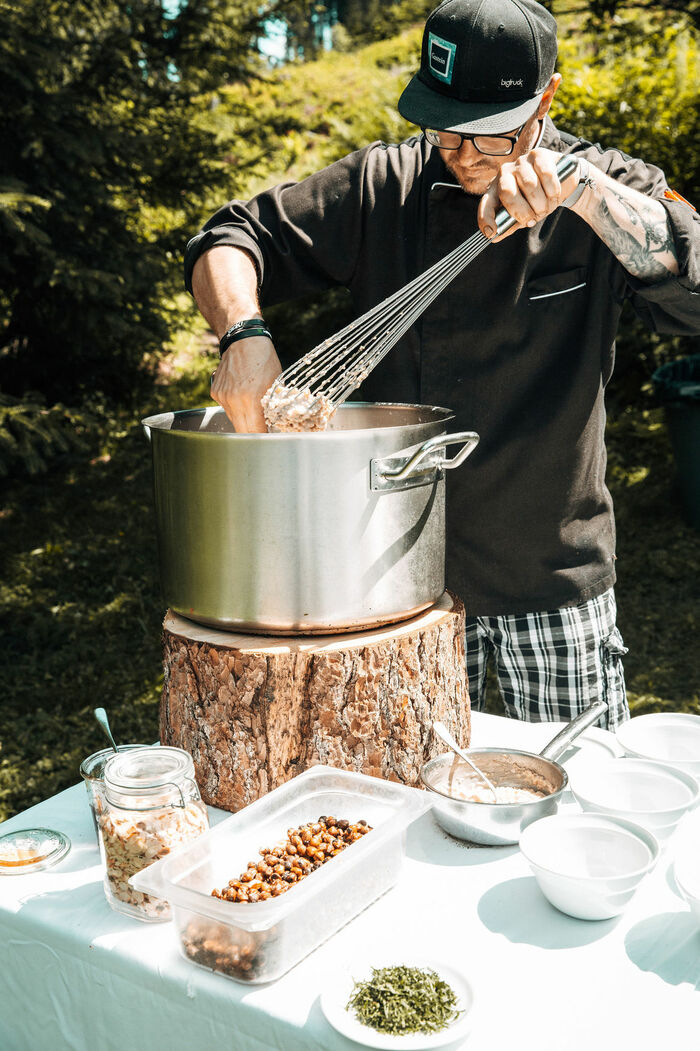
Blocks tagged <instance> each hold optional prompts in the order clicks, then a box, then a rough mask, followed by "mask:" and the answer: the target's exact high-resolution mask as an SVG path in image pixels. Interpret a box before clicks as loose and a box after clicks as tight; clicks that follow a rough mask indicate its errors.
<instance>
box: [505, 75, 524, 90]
mask: <svg viewBox="0 0 700 1051" xmlns="http://www.w3.org/2000/svg"><path fill="white" fill-rule="evenodd" d="M522 86H523V78H522V77H519V78H518V79H517V80H514V79H513V77H510V79H509V80H506V78H505V77H501V87H502V88H521V87H522Z"/></svg>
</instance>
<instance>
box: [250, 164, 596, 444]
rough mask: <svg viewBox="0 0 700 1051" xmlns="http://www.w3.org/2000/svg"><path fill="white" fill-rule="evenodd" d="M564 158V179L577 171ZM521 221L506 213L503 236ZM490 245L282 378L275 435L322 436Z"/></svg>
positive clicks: (479, 242)
mask: <svg viewBox="0 0 700 1051" xmlns="http://www.w3.org/2000/svg"><path fill="white" fill-rule="evenodd" d="M576 163H577V162H576V160H575V159H574V158H572V157H565V158H563V159H562V161H560V162H559V164H558V166H557V174H558V176H559V178H560V179H563V178H565V177H566V176H567V175H568V174H570V172H571V171H572V170H573V169H574V167H575V166H576ZM515 223H516V220H515V219H513V217H512V216H511V215H510V214H509V213H508V212H507V211H505V209H503V210H502V211H500V212H499V213H498V215H497V216H496V229H497V232H498V234H502V233H505V232H506V230H508V229H510V227H511V226H514V225H515ZM489 244H491V241H490V240H489V239H488V238H487V237H484V235H483V234H482V233H481V231H480V230H478V231H477V232H476V233H475V234H472V236H471V237H469V238H468V239H467V240H466V241H464V242H463V243H462V244H461V245H459V246H458V247H457V248H455V249H453V251H452V252H450V253H449V254H448V255H446V256H444V258H443V259H441V260H440V261H439V262H437V263H435V264H434V265H433V266H431V267H430V268H429V269H428V270H426V271H424V273H422V274H419V275H418V277H416V278H414V279H413V280H412V281H409V282H408V284H406V285H404V286H403V287H402V288H400V289H398V290H397V291H396V292H394V293H393V294H392V295H390V296H389V297H388V298H387V299H384V300H382V301H381V303H378V304H377V305H376V306H374V307H372V308H371V309H370V310H368V311H367V312H366V313H365V314H363V315H362V316H361V317H359V318H356V319H355V320H354V321H351V322H350V324H349V325H346V326H345V328H342V329H340V331H339V332H336V333H335V334H334V335H333V336H329V337H328V339H325V340H324V341H323V342H322V343H319V344H318V346H317V347H314V349H313V350H310V351H309V352H308V353H307V354H304V356H303V357H302V358H300V359H299V360H298V361H297V362H295V363H294V364H293V365H291V366H290V367H289V368H287V369H285V370H284V372H282V373H281V374H280V375H279V376H278V377H277V379H276V380H275V382H274V383H273V384H272V386H271V387H270V389H269V390H268V392H267V393H266V394H265V396H264V398H263V409H264V412H265V418H266V420H267V423H268V427H269V429H270V430H323V429H325V426H326V424H327V422H328V420H329V419H330V417H331V416H332V414H333V413H334V412H335V410H336V408H337V407H338V406H339V405H342V404H343V402H344V401H346V400H347V398H349V397H350V395H351V394H352V392H353V391H354V390H356V389H357V388H358V387H359V386H360V384H361V383H362V382H363V380H365V379H366V378H367V376H368V375H369V374H370V372H372V370H373V369H375V368H376V367H377V365H378V364H379V362H380V361H381V360H382V358H384V357H385V356H386V355H387V354H388V353H389V351H390V350H391V349H392V347H394V346H395V345H396V344H397V343H398V341H399V340H400V339H401V337H402V336H403V335H404V334H405V333H406V332H407V331H408V329H409V328H410V327H411V325H413V324H414V322H415V321H416V320H417V319H418V318H419V317H420V315H421V314H422V313H423V312H424V311H425V309H426V308H427V307H428V306H429V305H430V304H431V303H432V301H433V300H434V299H435V298H436V297H437V296H439V294H440V293H441V292H442V291H443V289H445V288H446V287H447V285H448V284H449V283H450V282H451V281H453V280H454V278H455V277H456V276H457V275H458V274H459V273H461V271H462V270H464V268H465V267H467V266H468V265H469V263H471V262H472V261H473V260H474V259H476V257H477V256H478V255H479V254H480V253H481V252H483V250H484V249H485V248H487V247H488V245H489Z"/></svg>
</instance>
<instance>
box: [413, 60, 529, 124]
mask: <svg viewBox="0 0 700 1051" xmlns="http://www.w3.org/2000/svg"><path fill="white" fill-rule="evenodd" d="M543 95H544V91H541V92H540V93H539V94H538V95H535V96H534V97H533V98H529V99H518V100H515V101H513V102H508V103H505V102H461V101H460V100H459V99H453V98H450V97H449V96H447V95H441V94H440V93H439V92H437V91H431V90H430V88H428V87H426V85H425V84H424V83H423V81H422V80H420V78H419V76H418V74H416V75H415V76H414V77H413V79H412V80H411V82H410V83H409V84H408V85H407V87H406V88H405V89H404V91H403V92H402V94H401V97H400V99H399V103H398V110H399V113H400V114H401V116H402V117H404V119H405V120H408V121H410V122H411V123H412V124H418V125H419V126H420V127H422V128H437V129H438V130H440V131H447V130H450V131H463V132H465V133H468V132H473V133H474V134H477V133H479V132H481V133H482V134H485V135H498V134H501V133H503V132H508V131H515V129H516V128H519V127H520V126H521V125H523V124H524V123H525V121H526V120H529V118H530V117H531V116H532V115H533V113H535V112H536V110H537V107H538V106H539V104H540V99H541V98H542V96H543Z"/></svg>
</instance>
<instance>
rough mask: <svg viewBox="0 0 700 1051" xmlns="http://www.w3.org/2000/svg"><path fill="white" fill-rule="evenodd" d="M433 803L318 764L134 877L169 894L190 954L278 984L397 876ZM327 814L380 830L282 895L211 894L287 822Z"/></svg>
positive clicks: (245, 978) (142, 886) (229, 971)
mask: <svg viewBox="0 0 700 1051" xmlns="http://www.w3.org/2000/svg"><path fill="white" fill-rule="evenodd" d="M431 802H432V801H431V799H430V797H429V795H428V793H426V792H422V791H420V790H418V789H414V788H407V787H405V786H404V785H399V784H395V783H394V782H390V781H382V780H380V779H379V778H375V777H367V776H365V775H364V774H354V773H349V772H346V771H343V770H333V769H332V768H331V767H327V766H316V767H312V768H311V769H310V770H307V771H305V772H304V773H302V774H299V775H298V776H297V777H295V778H294V779H293V780H292V781H289V782H287V784H285V785H281V786H280V787H279V788H276V789H275V790H274V791H272V792H270V793H268V795H266V796H264V797H263V798H262V799H259V800H257V801H256V802H255V803H251V804H250V805H249V806H247V807H245V809H243V810H241V811H239V812H238V813H237V814H233V815H232V816H231V817H229V818H225V819H224V820H223V821H221V822H220V823H219V824H218V825H217V826H216V827H215V828H213V829H211V830H210V831H209V832H206V833H205V834H204V835H203V836H201V837H200V838H199V839H198V840H197V841H196V842H195V843H192V844H190V845H188V846H186V847H184V848H183V849H182V850H180V851H179V852H178V854H177V855H176V856H175V857H172V858H165V859H164V860H163V861H159V862H157V863H156V864H155V865H151V866H150V867H149V868H148V869H146V870H144V871H143V872H139V873H137V875H136V876H133V877H132V879H131V880H130V883H131V886H132V887H134V888H136V889H138V890H140V891H143V892H145V893H147V894H153V895H159V896H162V897H164V898H167V900H168V901H169V902H170V904H171V906H172V907H173V914H174V920H175V924H176V927H177V931H178V935H179V940H180V948H181V950H182V953H183V954H184V956H185V957H186V958H187V959H189V960H192V961H193V962H194V963H197V964H199V965H200V966H202V967H205V968H207V969H208V970H213V971H217V972H218V973H220V974H224V975H226V976H227V977H229V978H234V979H237V980H238V981H242V982H250V983H259V982H269V981H272V980H273V979H275V978H279V977H280V975H282V974H285V972H286V971H288V970H289V969H290V968H291V967H293V966H294V965H295V964H296V963H298V962H299V961H300V960H302V959H303V958H304V957H305V956H307V955H308V953H310V952H312V951H313V950H314V949H315V948H316V947H317V946H318V945H320V944H321V943H322V942H324V941H325V940H326V939H327V938H329V937H330V936H331V935H332V934H334V933H335V932H336V931H337V930H338V929H339V928H340V927H342V926H343V925H344V924H345V923H347V922H348V921H349V920H351V919H352V918H353V917H354V916H356V915H357V914H358V913H359V912H361V911H362V910H363V909H365V908H366V907H367V906H368V905H370V904H371V903H372V902H373V901H374V900H375V899H376V898H378V897H379V896H380V895H381V894H383V893H384V892H385V891H387V890H389V888H390V887H392V886H393V885H394V884H395V883H396V881H397V879H398V877H399V873H400V871H401V867H402V864H403V859H404V854H405V830H406V828H407V826H408V825H409V824H410V823H411V822H412V821H413V820H414V819H415V818H417V817H419V816H420V814H422V813H424V811H426V810H428V809H429V808H430V806H431ZM328 814H333V815H334V816H335V817H336V818H337V819H343V818H344V819H346V820H348V821H350V822H351V823H354V822H359V821H362V820H365V821H366V822H367V823H368V824H369V825H371V826H372V831H371V832H368V833H367V835H365V836H363V838H362V839H361V840H359V841H358V842H356V843H353V844H351V845H350V846H348V847H346V849H345V850H343V851H342V852H341V853H340V854H338V855H337V856H336V857H333V858H330V859H329V860H328V861H326V862H325V864H323V865H321V867H320V868H318V869H316V871H314V872H311V873H310V874H309V875H308V876H306V877H305V878H304V879H302V880H300V881H299V883H297V884H294V885H293V886H291V887H290V889H289V890H288V891H287V892H286V893H284V894H281V895H280V896H279V897H276V898H271V899H270V900H268V901H258V902H246V903H236V904H234V903H232V902H228V901H222V900H220V899H218V898H214V897H212V896H211V892H212V890H214V889H217V890H218V889H221V888H223V887H225V886H226V885H227V884H228V882H229V880H231V879H235V878H237V877H238V875H239V874H240V873H242V872H244V871H245V870H246V868H247V866H248V862H249V861H251V860H252V859H257V860H259V857H260V851H261V850H262V849H263V848H265V849H267V850H270V849H272V848H273V847H275V846H276V845H281V844H282V843H284V841H285V840H286V837H287V830H288V829H290V828H296V827H298V826H299V825H302V824H306V823H307V822H315V821H318V819H319V817H321V816H322V815H328Z"/></svg>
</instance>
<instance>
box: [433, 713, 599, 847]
mask: <svg viewBox="0 0 700 1051" xmlns="http://www.w3.org/2000/svg"><path fill="white" fill-rule="evenodd" d="M607 708H608V706H607V704H606V703H605V701H596V702H595V704H592V705H591V706H590V707H588V708H585V709H584V710H583V711H582V712H580V713H579V715H577V716H576V718H575V719H572V721H571V722H570V723H568V724H567V725H566V726H565V727H564V729H563V730H562V731H561V732H560V733H558V734H557V736H556V737H554V738H553V739H552V740H551V741H550V742H549V744H548V745H547V746H546V747H545V748H543V749H542V751H541V752H540V753H539V754H537V753H535V752H522V751H518V750H516V749H503V748H479V749H469V756H470V758H471V759H472V760H473V762H474V763H476V765H477V766H478V767H479V769H480V770H483V772H484V773H485V774H486V776H487V777H488V778H489V780H490V781H492V782H493V783H494V784H495V785H496V786H497V787H509V788H524V789H528V790H529V791H533V792H540V793H542V795H541V797H540V798H539V799H535V800H533V801H532V802H527V803H481V802H476V801H473V800H466V799H456V798H455V797H454V796H453V795H451V794H450V786H451V785H452V786H454V782H455V778H456V777H459V780H460V785H461V786H464V785H469V786H472V785H473V786H474V788H475V789H476V788H478V789H480V790H482V789H483V787H484V786H483V782H481V781H480V780H479V778H478V777H477V775H476V774H474V773H473V772H472V771H471V770H470V769H469V767H468V766H467V765H466V763H464V762H462V760H461V759H459V758H458V757H457V756H456V755H454V753H453V752H447V753H446V754H445V755H440V756H438V757H437V758H436V759H431V760H430V761H429V762H427V763H425V764H424V766H423V767H422V769H421V780H422V782H423V784H424V785H425V787H426V788H427V789H428V790H429V791H430V792H431V793H432V794H433V796H434V801H433V812H434V814H435V818H436V820H437V822H438V824H439V825H440V826H441V827H442V828H444V830H445V831H446V832H449V834H450V835H451V836H455V837H456V838H457V839H464V840H468V841H469V842H471V843H480V844H484V845H486V846H506V845H509V844H513V843H518V842H519V840H520V834H521V832H522V831H523V829H525V828H526V827H527V826H528V825H530V824H532V822H533V821H537V820H538V819H539V818H541V817H547V816H549V815H550V814H556V812H557V810H558V809H559V803H560V801H561V797H562V795H563V793H564V792H565V790H566V788H567V786H568V783H569V778H568V776H567V773H566V770H565V769H564V767H563V766H560V765H559V763H557V762H556V760H557V759H558V758H559V756H561V755H563V754H564V752H565V751H566V749H567V748H568V747H569V745H570V743H571V742H572V741H573V740H574V738H576V737H578V735H579V734H581V733H583V731H584V730H586V729H588V727H589V726H591V725H592V724H593V723H595V722H597V720H598V719H599V718H600V716H601V715H603V713H604V712H606V711H607Z"/></svg>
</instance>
